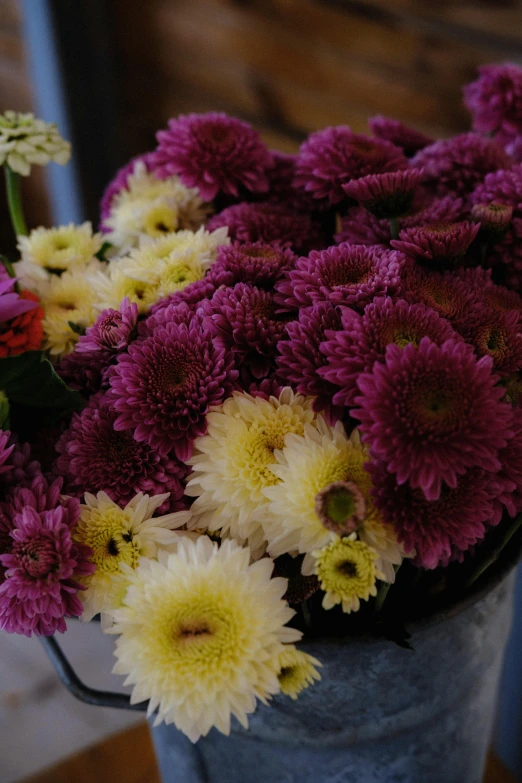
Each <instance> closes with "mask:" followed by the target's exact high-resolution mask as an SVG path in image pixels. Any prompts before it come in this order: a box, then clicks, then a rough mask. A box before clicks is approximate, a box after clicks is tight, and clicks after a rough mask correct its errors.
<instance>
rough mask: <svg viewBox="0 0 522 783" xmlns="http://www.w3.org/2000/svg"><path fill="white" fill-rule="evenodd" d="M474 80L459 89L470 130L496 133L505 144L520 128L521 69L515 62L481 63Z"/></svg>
mask: <svg viewBox="0 0 522 783" xmlns="http://www.w3.org/2000/svg"><path fill="white" fill-rule="evenodd" d="M478 72H479V77H478V79H477V80H476V81H474V82H471V84H467V85H466V86H465V87H464V88H463V92H464V103H465V104H466V106H467V108H468V109H469V111H470V112H471V114H472V117H473V130H476V131H478V132H479V133H484V134H491V133H497V134H499V139H500V141H501V143H503V144H505V143H506V142H507V141H508V140H509V139H510V138H511V137H513V136H514V135H516V134H517V133H519V132H520V131H521V130H522V69H521V68H519V67H518V66H517V65H510V64H506V65H482V66H481V67H480V68H479V69H478Z"/></svg>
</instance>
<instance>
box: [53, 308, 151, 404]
mask: <svg viewBox="0 0 522 783" xmlns="http://www.w3.org/2000/svg"><path fill="white" fill-rule="evenodd" d="M137 324H138V306H137V305H135V304H131V303H130V302H129V300H128V299H127V298H125V299H124V300H123V302H122V303H121V305H120V309H119V310H113V309H112V308H108V309H107V310H104V311H103V312H102V313H101V314H100V315H99V316H98V319H97V320H96V322H95V323H94V324H93V325H92V326H90V327H89V328H88V329H87V332H86V334H84V335H82V336H81V337H80V339H79V340H78V342H77V343H76V346H75V349H74V351H73V352H72V353H70V354H68V355H67V356H64V357H63V358H62V359H61V361H60V362H59V364H58V366H57V371H58V373H59V375H60V376H61V378H62V379H63V380H64V381H65V382H66V383H67V384H68V385H69V386H70V387H71V388H73V389H76V390H77V391H80V392H82V393H83V394H86V395H89V394H93V393H95V392H97V391H99V390H100V389H101V388H106V387H107V385H108V374H109V371H110V368H111V367H112V365H113V364H114V363H115V361H116V357H117V355H118V353H119V352H121V351H123V350H125V348H126V347H127V346H128V345H129V343H130V342H131V341H132V340H133V339H134V337H135V336H136V332H137Z"/></svg>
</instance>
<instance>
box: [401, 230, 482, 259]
mask: <svg viewBox="0 0 522 783" xmlns="http://www.w3.org/2000/svg"><path fill="white" fill-rule="evenodd" d="M479 230H480V223H470V222H468V221H467V220H463V221H461V222H460V223H435V224H434V225H431V226H419V227H418V228H407V229H405V230H404V231H401V232H400V234H399V239H392V241H391V242H390V244H391V246H392V247H394V248H395V249H396V250H400V251H401V253H404V255H405V256H408V257H410V258H414V259H415V260H418V261H422V262H429V265H430V266H433V267H434V268H437V269H439V268H444V267H453V266H458V264H459V262H460V261H461V260H462V259H463V258H464V256H465V255H466V251H467V249H468V248H469V246H470V245H471V243H472V242H473V240H474V239H475V237H476V236H477V234H478V232H479Z"/></svg>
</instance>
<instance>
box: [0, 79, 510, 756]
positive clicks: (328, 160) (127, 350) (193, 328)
mask: <svg viewBox="0 0 522 783" xmlns="http://www.w3.org/2000/svg"><path fill="white" fill-rule="evenodd" d="M521 73H522V72H520V71H519V69H517V68H515V67H514V66H509V67H508V66H506V68H504V69H503V68H490V69H489V70H488V69H483V70H482V71H481V74H480V77H479V80H478V82H477V83H475V84H474V85H470V86H469V87H468V88H467V90H466V102H467V105H468V106H469V107H470V109H471V110H472V112H473V115H474V132H470V133H465V134H461V135H459V136H456V137H454V138H452V139H448V140H445V141H434V140H432V139H431V138H429V137H427V136H425V135H424V134H423V133H420V132H418V131H416V130H414V129H412V128H408V127H407V126H405V125H403V124H402V123H400V122H397V121H394V120H392V119H389V118H385V117H380V116H379V117H375V118H373V119H372V120H371V121H370V129H371V132H372V135H368V136H366V135H363V134H360V133H354V132H353V131H352V130H351V129H350V128H349V127H348V126H340V127H332V128H326V129H325V130H321V131H318V132H316V133H312V134H311V135H310V136H309V137H308V139H306V141H305V142H304V143H303V144H302V145H301V148H300V150H299V152H298V153H297V154H296V155H295V156H290V155H283V154H282V153H277V152H271V151H270V150H268V149H267V148H266V147H265V146H264V144H263V142H262V140H261V138H260V137H259V135H258V134H257V132H256V131H255V130H254V129H253V128H251V127H250V126H249V125H247V124H246V123H245V122H243V121H240V120H236V119H233V118H229V117H227V116H225V115H223V114H216V113H210V114H206V115H197V114H189V115H187V116H183V117H180V118H179V119H174V120H171V121H170V123H169V126H168V129H167V130H164V131H160V132H159V133H158V137H157V138H158V148H157V149H156V150H155V151H154V152H151V153H147V154H146V155H143V156H140V157H139V158H137V159H134V160H132V161H131V162H130V163H129V165H128V166H126V167H124V168H123V169H121V170H120V172H118V173H117V175H116V177H115V179H114V181H113V182H112V183H111V184H110V185H109V187H108V188H107V191H106V193H105V195H104V197H103V201H102V208H101V211H102V214H101V226H100V228H101V232H102V233H95V232H93V230H92V227H91V225H90V224H83V225H82V226H72V225H71V226H62V227H58V228H56V229H44V228H40V229H36V230H35V231H33V232H32V233H31V234H29V235H28V236H20V237H19V239H18V243H19V244H18V247H19V251H20V254H21V259H20V261H18V262H17V263H16V264H15V271H16V275H17V277H18V279H19V284H20V283H21V285H22V291H21V293H18V292H17V290H15V289H14V286H15V285H16V283H15V281H13V280H12V279H11V278H7V277H6V278H5V281H4V280H0V356H1V355H2V354H1V351H2V346H3V345H4V344H5V345H7V346H8V348H7V353H9V352H11V353H13V352H16V351H13V348H16V346H17V345H18V346H19V347H20V351H22V350H27V349H28V348H35V347H37V342H38V339H40V340H41V339H42V333H41V332H40V336H39V337H38V333H37V328H36V324H37V323H40V322H41V327H42V328H43V339H44V343H43V346H44V349H45V350H47V352H48V354H49V355H50V356H51V357H53V360H57V361H55V368H56V372H57V373H58V376H59V378H61V381H63V382H64V384H67V385H68V386H69V387H71V388H72V389H74V390H77V391H78V392H80V394H76V397H75V400H76V402H77V405H76V410H75V411H74V412H73V411H72V410H67V411H65V413H64V415H63V416H62V417H61V419H60V420H59V422H58V424H57V425H56V426H55V429H54V430H53V429H51V430H50V432H51V435H49V429H48V428H47V424H46V423H45V424H44V420H43V417H42V424H41V426H37V427H36V430H37V431H35V432H33V433H31V437H30V439H31V441H32V442H33V444H34V448H35V450H36V449H40V450H41V451H42V453H43V456H42V460H41V464H40V463H39V462H37V461H35V460H34V459H32V458H31V452H30V449H29V446H28V445H27V444H25V445H21V444H20V443H19V442H18V440H17V439H16V437H14V436H12V435H11V434H10V433H8V432H7V431H6V432H3V431H0V565H1V567H2V575H1V579H2V581H1V583H0V625H1V626H2V627H3V628H5V629H6V630H8V631H11V632H19V633H26V634H31V633H36V634H52V633H54V632H55V631H63V630H64V629H65V619H64V618H66V617H71V616H81V617H82V619H83V620H89V619H91V618H92V617H93V616H94V615H96V614H101V619H102V627H103V629H104V630H105V631H107V632H109V633H113V634H115V635H116V636H117V637H118V638H117V641H116V657H117V663H116V666H115V671H116V672H118V673H120V674H123V675H125V676H126V677H127V683H128V684H130V685H132V686H133V696H132V698H133V701H134V702H141V701H148V711H149V714H150V715H152V714H153V713H155V714H156V720H157V721H158V722H159V721H165V722H167V723H174V724H175V725H176V726H177V727H178V728H179V729H181V730H182V731H183V732H185V733H186V734H187V736H188V737H190V739H192V740H193V741H195V740H197V739H198V738H199V737H200V736H202V735H205V734H206V733H207V732H208V731H209V730H210V729H211V728H212V727H213V726H215V727H217V728H218V729H219V730H220V731H222V732H224V733H228V732H229V731H230V721H231V718H232V716H235V717H236V718H237V719H238V720H239V721H240V722H241V723H242V725H244V726H246V725H247V721H248V715H249V714H251V713H252V712H253V710H254V709H255V707H256V704H257V701H258V700H259V701H262V702H267V701H268V700H269V699H270V698H271V697H272V696H273V695H275V694H277V693H283V694H286V695H288V696H290V697H291V698H296V697H297V696H298V694H299V693H300V691H301V690H302V689H303V688H305V687H308V686H310V685H312V684H313V683H314V682H315V681H316V680H317V679H319V672H318V666H319V665H320V664H319V662H318V661H316V660H315V659H314V658H312V657H311V656H309V655H307V654H305V653H304V652H303V651H301V650H300V649H299V648H298V647H296V646H295V643H296V642H298V641H299V639H300V637H301V634H302V632H303V631H304V632H306V630H307V628H308V626H309V625H310V624H311V626H312V630H314V628H315V626H316V623H317V624H319V623H320V627H321V628H322V629H324V628H326V629H327V630H328V631H332V632H333V633H338V632H339V631H340V630H341V629H344V628H345V627H346V626H347V624H348V625H350V624H352V623H353V624H354V625H355V623H356V622H358V621H359V622H360V623H362V622H366V623H369V624H373V623H376V622H377V624H379V622H380V619H381V618H382V614H381V613H382V612H385V611H386V607H384V609H383V604H384V601H385V599H386V596H387V595H388V591H392V594H394V596H397V598H396V599H394V600H395V605H396V606H397V605H399V604H401V602H402V604H404V614H405V616H407V613H408V610H409V608H411V602H412V600H413V599H411V598H408V597H407V596H405V593H406V591H407V589H408V588H407V587H406V589H405V587H404V585H406V586H408V585H411V583H412V582H411V581H409V580H411V579H412V578H415V580H416V582H415V584H416V585H417V588H416V591H417V592H418V593H419V596H420V598H419V601H421V600H422V595H425V593H423V592H422V590H423V589H425V587H423V585H427V584H428V583H429V580H430V579H433V577H432V575H430V574H426V573H425V572H427V571H432V570H434V569H439V568H440V569H443V568H447V567H448V566H450V564H452V563H456V564H457V566H455V568H454V567H453V566H452V567H451V569H450V571H451V575H452V580H453V581H451V580H450V579H448V584H449V583H451V584H454V583H455V584H456V583H457V581H458V580H457V577H456V576H455V571H457V570H458V568H460V566H459V565H458V564H459V563H462V573H463V574H464V577H463V579H462V581H464V578H466V580H468V579H469V575H470V573H471V572H474V570H475V569H476V568H478V569H479V571H480V572H482V571H483V570H484V566H483V560H481V558H483V557H484V554H485V555H486V556H487V555H488V553H490V554H491V549H492V547H493V545H492V544H491V541H492V538H491V535H490V530H491V529H492V528H493V527H496V526H500V528H503V531H501V532H503V536H502V540H505V541H509V540H510V538H511V537H512V534H513V532H514V531H515V529H516V526H517V525H519V524H520V519H519V515H520V514H521V513H522V415H521V408H522V298H521V295H520V294H521V293H522V251H521V249H520V248H521V246H522V197H521V196H520V193H522V164H519V163H516V162H515V160H514V159H513V157H512V156H511V153H510V149H508V148H509V147H510V145H511V146H513V145H514V143H515V141H516V139H517V138H518V134H519V132H520V128H522V121H521V122H520V126H519V114H521V116H522V110H521V108H520V106H519V105H518V104H519V103H520V96H519V95H518V92H519V91H520V93H521V95H522V86H520V85H522V76H521ZM486 133H487V134H489V135H491V134H493V135H494V137H493V138H491V137H490V136H489V135H488V136H487V137H486V136H484V135H481V134H486ZM495 134H496V135H495ZM497 136H498V138H497ZM521 147H522V144H521ZM104 240H106V241H105V242H104ZM108 245H110V246H108ZM37 298H39V300H40V304H39V302H38V301H37ZM41 308H43V312H42V309H41ZM42 315H43V321H42ZM24 319H27V320H24ZM29 324H30V326H29ZM17 330H18V331H17ZM4 334H5V335H9V336H8V337H7V338H5V340H4V341H3V335H4ZM18 334H20V335H21V336H20V341H19V342H16V339H17V335H18ZM0 361H1V359H0ZM8 395H9V389H7V390H6V393H5V394H4V395H3V397H0V412H2V416H4V417H5V416H6V415H9V409H8V408H7V414H5V409H6V404H7V405H8V401H7V403H6V400H7V397H8ZM80 395H81V396H80ZM78 400H79V403H78ZM82 401H83V408H82ZM15 403H16V401H15ZM14 410H15V413H16V404H15V406H14ZM0 423H2V424H3V423H4V422H3V419H2V420H1V421H0ZM42 443H45V444H46V445H45V448H44V447H43V446H42ZM38 454H40V452H38ZM492 535H493V538H494V536H495V532H494V531H493V533H492ZM499 538H500V536H499V537H497V542H498V539H499ZM497 546H498V543H497V544H495V547H497ZM495 551H496V550H495ZM414 575H415V576H414ZM423 579H424V581H423ZM440 583H441V584H442V579H441V580H440ZM462 589H463V588H462ZM401 590H402V591H403V592H402V593H401V592H400V591H401ZM410 592H411V591H410ZM401 595H402V598H401ZM408 601H410V603H408ZM402 604H401V606H402ZM390 614H391V613H390ZM353 615H357V616H358V617H357V620H355V619H354V618H353ZM385 619H389V618H385ZM289 623H290V625H289ZM380 627H382V626H380Z"/></svg>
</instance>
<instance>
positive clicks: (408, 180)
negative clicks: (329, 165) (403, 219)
mask: <svg viewBox="0 0 522 783" xmlns="http://www.w3.org/2000/svg"><path fill="white" fill-rule="evenodd" d="M421 176H422V170H421V169H402V170H401V171H391V172H387V173H386V174H368V175H367V176H366V177H360V178H359V179H352V180H350V182H348V184H347V185H343V190H344V192H345V193H346V195H347V196H349V198H351V199H353V200H354V201H357V202H358V203H359V204H360V205H361V207H364V208H365V209H367V210H368V211H369V212H371V213H372V214H373V215H375V217H377V218H394V217H399V216H400V215H404V214H405V213H406V212H408V210H409V209H410V208H411V205H412V203H413V197H414V195H415V188H416V187H417V185H418V183H419V180H420V178H421Z"/></svg>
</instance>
